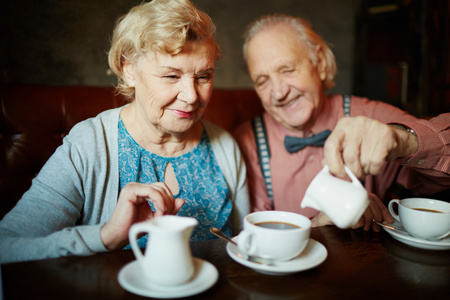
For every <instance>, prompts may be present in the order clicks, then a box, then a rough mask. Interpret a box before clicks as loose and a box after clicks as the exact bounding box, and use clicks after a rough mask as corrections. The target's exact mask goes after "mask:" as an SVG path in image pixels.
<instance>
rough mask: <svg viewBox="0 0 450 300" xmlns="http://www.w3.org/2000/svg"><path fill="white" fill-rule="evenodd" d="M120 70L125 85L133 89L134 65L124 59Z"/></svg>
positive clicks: (134, 81)
mask: <svg viewBox="0 0 450 300" xmlns="http://www.w3.org/2000/svg"><path fill="white" fill-rule="evenodd" d="M122 69H123V80H124V81H125V82H126V83H127V85H128V86H130V87H134V86H135V83H136V80H135V76H136V70H135V65H134V64H133V63H132V62H131V61H129V60H127V59H126V60H124V62H123V67H122Z"/></svg>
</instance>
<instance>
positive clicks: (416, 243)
mask: <svg viewBox="0 0 450 300" xmlns="http://www.w3.org/2000/svg"><path fill="white" fill-rule="evenodd" d="M379 224H380V225H381V226H382V227H383V229H384V230H386V231H387V233H389V234H390V235H391V236H392V237H393V238H394V239H396V240H397V241H399V242H402V243H405V244H407V245H409V246H412V247H416V248H422V249H430V250H449V249H450V237H447V238H445V239H442V240H439V241H429V240H424V239H421V238H418V237H414V236H412V235H410V234H409V233H408V232H406V231H405V229H404V228H403V226H402V224H401V223H400V222H398V221H394V223H392V224H387V223H379ZM389 227H393V228H394V229H392V228H389Z"/></svg>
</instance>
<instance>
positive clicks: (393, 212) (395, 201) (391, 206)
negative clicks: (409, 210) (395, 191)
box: [388, 199, 401, 222]
mask: <svg viewBox="0 0 450 300" xmlns="http://www.w3.org/2000/svg"><path fill="white" fill-rule="evenodd" d="M399 201H400V200H398V199H393V200H391V201H389V204H388V209H389V212H390V213H391V215H392V217H393V218H394V219H396V220H397V221H399V222H401V221H400V217H399V215H398V214H397V213H395V211H394V204H395V203H397V207H398V206H399V205H400V203H399Z"/></svg>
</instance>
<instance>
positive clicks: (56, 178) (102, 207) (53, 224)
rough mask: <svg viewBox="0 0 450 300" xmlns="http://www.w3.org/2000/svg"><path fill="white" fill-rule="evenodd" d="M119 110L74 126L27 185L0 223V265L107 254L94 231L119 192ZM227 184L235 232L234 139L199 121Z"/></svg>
mask: <svg viewBox="0 0 450 300" xmlns="http://www.w3.org/2000/svg"><path fill="white" fill-rule="evenodd" d="M120 110H121V108H116V109H112V110H108V111H105V112H103V113H101V114H99V115H98V116H97V117H95V118H91V119H88V120H85V121H83V122H80V123H79V124H77V125H75V126H74V127H73V129H72V130H71V131H70V133H69V135H67V136H66V137H65V138H64V141H63V144H62V145H61V146H60V147H59V148H58V149H57V150H56V151H55V153H54V154H53V155H52V157H50V159H49V160H48V161H47V162H46V164H45V165H44V167H43V168H42V170H41V171H40V173H39V175H38V176H37V177H36V178H35V179H34V180H33V184H32V186H31V188H30V189H29V190H28V191H27V192H26V193H25V194H24V195H23V197H22V199H21V200H20V201H19V202H18V204H17V205H16V206H15V207H14V208H13V209H12V210H11V211H10V212H9V213H8V214H7V215H6V216H5V217H4V218H3V220H2V221H1V222H0V263H4V262H12V261H22V260H35V259H43V258H49V257H58V256H65V255H90V254H93V253H96V252H104V251H106V249H105V247H104V245H103V243H102V241H101V238H100V228H101V226H102V225H103V224H104V223H106V222H107V221H108V220H109V219H110V217H111V215H112V213H113V210H114V208H115V206H116V203H117V199H118V194H119V168H118V142H117V134H118V129H117V127H118V125H117V124H118V120H119V113H120ZM202 123H203V125H204V127H205V128H206V131H207V133H208V136H209V138H210V140H211V144H212V148H213V151H214V154H215V156H216V159H217V161H218V163H219V166H220V168H221V170H222V172H223V174H224V177H225V180H226V182H227V185H228V188H229V191H230V195H231V200H232V202H233V211H232V215H231V221H232V224H233V232H234V234H237V233H238V231H239V230H240V229H241V226H242V218H243V217H244V216H245V215H246V214H247V213H248V212H249V200H248V199H249V197H248V188H247V182H246V168H245V164H244V161H243V159H242V157H241V153H240V151H239V148H238V146H237V144H236V142H235V141H234V139H233V138H232V136H231V135H230V134H229V133H228V132H226V131H225V130H223V129H221V128H220V127H218V126H216V125H214V124H212V123H209V122H207V121H205V120H202Z"/></svg>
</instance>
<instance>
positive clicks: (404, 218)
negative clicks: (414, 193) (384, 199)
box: [388, 198, 450, 240]
mask: <svg viewBox="0 0 450 300" xmlns="http://www.w3.org/2000/svg"><path fill="white" fill-rule="evenodd" d="M395 205H396V206H398V213H397V212H396V211H395V210H394V206H395ZM388 209H389V212H390V213H391V215H392V217H393V218H394V219H396V220H397V221H399V222H400V223H402V226H403V228H405V230H406V231H407V232H408V233H410V234H411V235H414V236H416V237H420V238H423V239H427V240H439V239H442V238H444V237H446V236H448V235H449V234H450V203H448V202H444V201H439V200H434V199H429V198H406V199H403V200H398V199H393V200H391V201H390V202H389V205H388Z"/></svg>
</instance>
